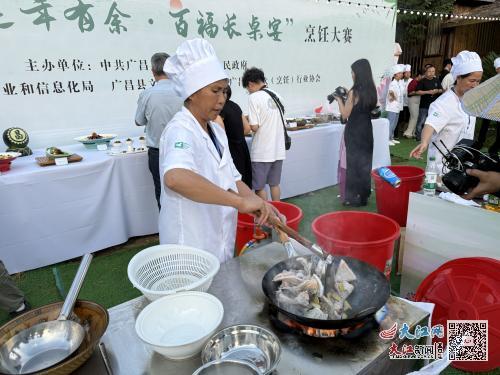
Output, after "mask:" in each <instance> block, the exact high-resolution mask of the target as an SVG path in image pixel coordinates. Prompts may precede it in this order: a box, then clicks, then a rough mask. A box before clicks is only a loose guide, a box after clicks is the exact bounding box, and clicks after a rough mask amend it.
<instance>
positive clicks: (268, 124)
mask: <svg viewBox="0 0 500 375" xmlns="http://www.w3.org/2000/svg"><path fill="white" fill-rule="evenodd" d="M242 84H243V87H244V88H246V89H247V91H248V93H249V94H250V96H249V98H248V120H249V123H250V127H251V128H252V131H253V132H254V136H253V139H252V147H251V150H250V159H251V160H252V187H253V188H254V189H255V192H256V194H257V195H258V196H259V197H261V198H262V199H264V200H267V194H266V191H265V187H266V185H267V184H268V185H269V187H270V190H271V199H272V200H273V201H279V200H280V195H281V190H280V186H279V185H280V180H281V170H282V167H283V160H285V136H284V130H283V127H284V124H283V112H284V107H283V105H282V104H281V99H280V98H279V96H278V95H277V94H276V93H274V92H272V91H271V90H268V89H267V86H266V78H265V76H264V72H263V71H262V70H260V69H257V68H251V69H247V70H246V71H245V73H244V74H243V78H242ZM280 107H281V108H280Z"/></svg>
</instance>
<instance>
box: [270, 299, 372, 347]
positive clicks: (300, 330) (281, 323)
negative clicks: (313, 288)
mask: <svg viewBox="0 0 500 375" xmlns="http://www.w3.org/2000/svg"><path fill="white" fill-rule="evenodd" d="M269 313H270V314H269V315H270V320H271V323H273V325H274V326H275V327H276V328H277V329H278V330H280V331H282V332H285V333H297V334H300V335H304V336H308V337H317V338H334V337H342V338H346V339H355V338H358V337H361V336H363V335H365V334H367V333H368V332H370V331H371V330H373V329H376V328H378V322H377V319H376V318H375V317H374V316H370V317H368V318H366V319H365V320H363V321H361V322H359V323H357V324H355V325H353V326H350V327H345V328H336V329H324V328H315V327H309V326H307V325H304V324H301V323H299V322H297V321H295V320H293V319H291V318H290V317H288V316H286V315H285V314H283V313H281V312H280V311H278V309H276V307H275V306H272V305H270V306H269Z"/></svg>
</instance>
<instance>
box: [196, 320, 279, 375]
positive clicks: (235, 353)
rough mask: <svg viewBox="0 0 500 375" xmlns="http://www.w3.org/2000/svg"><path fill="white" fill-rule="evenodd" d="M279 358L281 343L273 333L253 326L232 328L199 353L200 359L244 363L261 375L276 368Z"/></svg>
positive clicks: (219, 333) (215, 336) (213, 337)
mask: <svg viewBox="0 0 500 375" xmlns="http://www.w3.org/2000/svg"><path fill="white" fill-rule="evenodd" d="M280 357H281V344H280V342H279V340H278V338H277V337H276V335H275V334H274V333H272V332H271V331H269V330H267V329H265V328H262V327H259V326H255V325H235V326H231V327H227V328H224V329H223V330H221V331H219V332H217V333H216V334H215V335H213V336H212V337H211V338H210V340H209V341H208V342H207V343H206V345H205V348H204V349H203V351H202V352H201V360H202V361H203V363H204V364H205V363H208V362H212V361H216V360H220V359H222V360H232V359H234V360H237V361H246V362H250V363H252V364H253V365H255V366H256V367H257V368H258V369H259V370H260V372H261V373H262V374H270V373H271V372H272V371H274V370H275V369H276V366H277V365H278V362H279V360H280Z"/></svg>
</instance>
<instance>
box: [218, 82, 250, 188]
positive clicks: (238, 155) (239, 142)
mask: <svg viewBox="0 0 500 375" xmlns="http://www.w3.org/2000/svg"><path fill="white" fill-rule="evenodd" d="M230 98H231V86H228V87H227V99H226V104H225V105H224V108H222V111H221V113H220V117H222V120H223V121H224V129H225V130H226V135H227V139H228V141H229V151H230V153H231V156H232V158H233V162H234V165H235V166H236V169H238V172H240V173H241V180H242V181H243V182H244V183H245V184H247V186H248V187H249V188H250V189H251V188H252V164H251V163H250V152H249V151H248V146H247V142H246V140H245V134H248V133H250V125H248V122H247V120H246V118H245V117H244V116H243V112H242V111H241V108H240V106H239V105H238V104H236V103H235V102H233V101H232V100H229V99H230ZM245 125H246V126H245Z"/></svg>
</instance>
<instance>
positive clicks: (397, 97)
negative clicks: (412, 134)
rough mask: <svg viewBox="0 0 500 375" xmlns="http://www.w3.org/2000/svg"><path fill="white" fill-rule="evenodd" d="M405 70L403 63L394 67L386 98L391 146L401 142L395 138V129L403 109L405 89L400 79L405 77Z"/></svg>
mask: <svg viewBox="0 0 500 375" xmlns="http://www.w3.org/2000/svg"><path fill="white" fill-rule="evenodd" d="M404 70H405V66H404V65H403V64H396V65H394V66H393V67H392V70H391V74H392V81H391V83H390V84H389V89H388V90H387V98H386V100H385V111H386V112H387V119H388V120H389V146H394V145H395V144H397V143H399V141H396V140H394V130H395V129H396V125H397V124H398V119H399V112H401V111H402V110H403V91H402V89H401V85H400V83H399V81H400V80H401V79H402V78H403V72H404Z"/></svg>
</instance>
